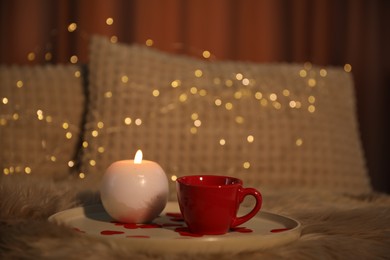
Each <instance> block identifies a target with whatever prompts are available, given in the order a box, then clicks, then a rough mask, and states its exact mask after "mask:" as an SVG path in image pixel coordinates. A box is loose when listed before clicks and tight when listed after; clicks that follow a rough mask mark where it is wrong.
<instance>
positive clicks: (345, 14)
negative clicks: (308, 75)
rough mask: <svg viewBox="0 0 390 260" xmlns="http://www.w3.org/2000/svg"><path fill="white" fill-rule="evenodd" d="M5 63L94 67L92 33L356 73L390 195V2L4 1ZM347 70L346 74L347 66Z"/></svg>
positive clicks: (365, 129)
mask: <svg viewBox="0 0 390 260" xmlns="http://www.w3.org/2000/svg"><path fill="white" fill-rule="evenodd" d="M0 3H1V4H0V37H1V38H0V63H2V64H7V65H11V64H45V63H54V64H56V63H69V62H72V63H79V64H85V63H87V62H88V41H89V38H90V36H91V35H93V34H102V35H107V36H109V37H110V39H111V41H112V42H125V43H133V42H137V43H142V44H147V45H153V47H154V48H157V49H160V50H163V51H168V52H172V53H180V54H186V55H191V56H194V57H199V58H202V54H203V51H204V50H207V51H209V52H210V53H211V56H210V59H214V60H244V61H254V62H279V61H283V62H311V63H312V64H317V65H324V66H327V65H336V66H344V65H345V64H350V65H351V66H352V73H353V76H354V79H355V83H356V94H357V99H358V116H359V123H360V127H361V133H362V140H363V146H364V149H365V152H366V158H367V161H368V168H369V173H370V175H371V178H372V184H373V186H374V188H375V189H376V190H379V191H386V192H390V167H389V163H390V151H389V145H390V142H389V133H390V127H389V121H390V120H389V118H390V116H389V115H388V113H387V111H388V108H389V104H390V103H389V87H390V86H389V85H390V84H389V83H390V55H389V49H390V47H389V46H390V33H389V31H390V29H389V26H390V19H389V17H390V1H387V0H382V1H381V0H212V1H210V0H188V1H186V0H111V1H107V0H55V1H53V0H0ZM347 66H348V65H347Z"/></svg>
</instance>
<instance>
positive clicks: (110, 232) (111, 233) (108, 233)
mask: <svg viewBox="0 0 390 260" xmlns="http://www.w3.org/2000/svg"><path fill="white" fill-rule="evenodd" d="M124 233H125V232H122V231H115V230H103V231H102V232H100V234H102V235H107V236H110V235H119V234H124Z"/></svg>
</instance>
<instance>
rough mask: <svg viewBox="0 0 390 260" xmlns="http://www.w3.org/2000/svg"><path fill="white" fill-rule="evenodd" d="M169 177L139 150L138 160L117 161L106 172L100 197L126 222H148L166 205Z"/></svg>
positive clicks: (116, 218)
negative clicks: (143, 158)
mask: <svg viewBox="0 0 390 260" xmlns="http://www.w3.org/2000/svg"><path fill="white" fill-rule="evenodd" d="M168 189H169V188H168V179H167V176H166V174H165V172H164V170H163V169H162V168H161V166H160V165H158V164H157V163H156V162H153V161H147V160H142V152H141V150H138V151H137V153H136V155H135V158H134V160H123V161H117V162H114V163H113V164H111V165H110V166H109V167H108V168H107V170H106V172H105V173H104V176H103V179H102V184H101V187H100V197H101V200H102V203H103V207H104V209H105V210H106V211H107V213H108V214H109V215H110V216H111V217H112V218H114V219H115V220H117V221H120V222H123V223H147V222H150V221H152V220H153V219H154V218H156V217H157V216H158V215H159V214H160V213H161V211H162V210H163V209H164V208H165V205H166V203H167V199H168Z"/></svg>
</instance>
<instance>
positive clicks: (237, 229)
mask: <svg viewBox="0 0 390 260" xmlns="http://www.w3.org/2000/svg"><path fill="white" fill-rule="evenodd" d="M231 231H233V232H239V233H252V232H253V230H252V229H250V228H246V227H235V228H232V229H231Z"/></svg>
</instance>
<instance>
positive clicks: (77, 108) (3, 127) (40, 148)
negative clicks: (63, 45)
mask: <svg viewBox="0 0 390 260" xmlns="http://www.w3.org/2000/svg"><path fill="white" fill-rule="evenodd" d="M81 81H82V80H81V77H80V68H79V67H77V66H71V65H66V66H65V65H64V66H60V65H58V66H54V65H51V66H31V67H28V66H1V67H0V98H1V104H0V107H1V113H0V147H1V149H0V167H1V171H2V173H3V176H4V175H12V174H31V175H39V176H45V177H46V176H52V177H54V178H59V177H62V176H66V175H69V165H68V163H69V161H71V160H72V159H73V158H74V157H75V152H76V148H77V145H78V144H79V142H80V132H81V131H80V127H81V120H82V113H84V101H85V95H84V93H83V86H82V82H81ZM70 166H72V163H70Z"/></svg>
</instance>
